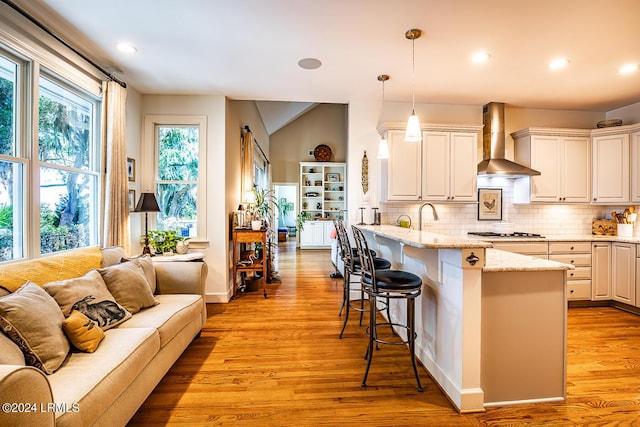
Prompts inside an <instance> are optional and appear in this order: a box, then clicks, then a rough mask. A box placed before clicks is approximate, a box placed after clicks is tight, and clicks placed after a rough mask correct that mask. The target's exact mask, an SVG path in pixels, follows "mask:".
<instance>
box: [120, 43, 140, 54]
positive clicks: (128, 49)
mask: <svg viewBox="0 0 640 427" xmlns="http://www.w3.org/2000/svg"><path fill="white" fill-rule="evenodd" d="M116 49H118V50H119V51H120V52H124V53H136V52H137V51H138V49H137V48H136V47H135V46H134V45H132V44H131V43H127V42H119V43H116Z"/></svg>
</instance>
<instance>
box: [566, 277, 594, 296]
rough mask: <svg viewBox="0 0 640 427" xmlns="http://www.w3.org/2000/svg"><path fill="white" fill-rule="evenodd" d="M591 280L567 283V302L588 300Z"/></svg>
mask: <svg viewBox="0 0 640 427" xmlns="http://www.w3.org/2000/svg"><path fill="white" fill-rule="evenodd" d="M590 299H591V280H573V281H571V282H567V300H570V301H572V300H587V301H588V300H590Z"/></svg>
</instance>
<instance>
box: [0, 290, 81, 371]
mask: <svg viewBox="0 0 640 427" xmlns="http://www.w3.org/2000/svg"><path fill="white" fill-rule="evenodd" d="M63 321H64V316H63V315H62V313H60V308H59V307H58V305H57V304H56V302H55V301H54V300H53V298H51V297H50V296H49V295H48V294H47V293H46V292H45V291H44V290H43V289H42V288H41V287H40V286H38V285H36V284H35V283H32V282H27V283H26V284H24V285H23V286H22V287H20V288H19V289H17V290H16V291H15V292H13V293H12V294H9V295H7V296H5V297H2V298H0V328H1V329H2V332H4V333H5V334H6V335H7V336H8V337H9V338H10V339H11V340H12V341H13V342H14V343H16V345H17V346H18V347H20V350H21V351H22V353H23V354H24V359H25V362H26V364H27V365H30V366H34V367H36V368H38V369H40V370H41V371H43V372H44V373H46V374H53V373H54V372H55V370H56V369H58V368H59V367H60V365H62V362H64V359H65V358H66V357H67V353H69V341H67V338H66V337H65V336H64V333H63V332H62V322H63Z"/></svg>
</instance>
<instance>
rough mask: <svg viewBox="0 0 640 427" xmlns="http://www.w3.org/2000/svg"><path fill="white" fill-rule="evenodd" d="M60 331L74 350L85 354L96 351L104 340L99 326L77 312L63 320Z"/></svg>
mask: <svg viewBox="0 0 640 427" xmlns="http://www.w3.org/2000/svg"><path fill="white" fill-rule="evenodd" d="M62 330H63V331H64V333H65V335H66V336H67V338H69V341H71V344H73V346H74V347H75V348H77V349H78V350H81V351H84V352H87V353H93V352H94V351H96V349H97V348H98V344H100V341H102V339H103V338H104V332H103V331H102V329H100V326H98V325H97V323H96V322H94V321H93V320H91V319H89V318H88V317H87V316H85V315H84V314H82V313H81V312H79V311H78V310H73V311H72V312H71V314H70V315H69V317H67V318H66V319H64V322H62Z"/></svg>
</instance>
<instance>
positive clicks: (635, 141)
mask: <svg viewBox="0 0 640 427" xmlns="http://www.w3.org/2000/svg"><path fill="white" fill-rule="evenodd" d="M631 202H632V203H640V131H637V132H633V133H632V134H631Z"/></svg>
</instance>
